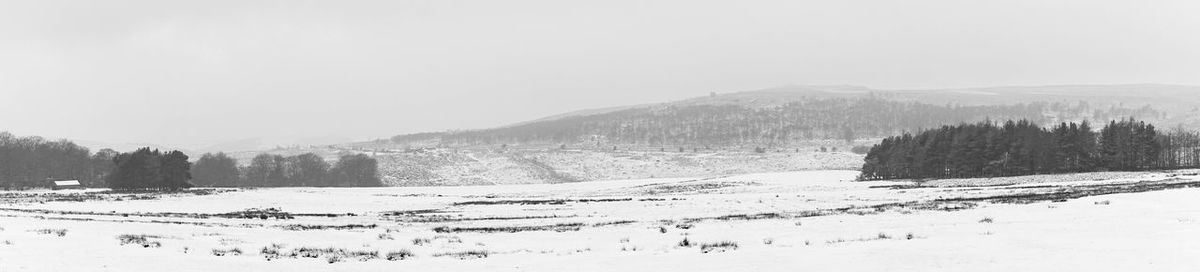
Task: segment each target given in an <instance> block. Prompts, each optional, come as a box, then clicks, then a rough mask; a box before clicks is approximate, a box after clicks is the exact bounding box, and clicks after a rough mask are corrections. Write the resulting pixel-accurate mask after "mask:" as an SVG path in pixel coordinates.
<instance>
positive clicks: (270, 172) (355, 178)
mask: <svg viewBox="0 0 1200 272" xmlns="http://www.w3.org/2000/svg"><path fill="white" fill-rule="evenodd" d="M378 168H379V163H378V162H377V161H376V160H375V158H371V157H370V156H367V155H365V154H353V155H342V156H340V158H339V159H338V160H337V162H335V163H333V164H330V163H328V162H326V161H325V159H324V158H322V157H321V156H319V155H316V154H313V153H305V154H300V155H295V156H287V157H285V156H281V155H272V154H259V155H258V156H255V157H254V158H253V159H251V160H250V164H249V165H247V166H244V167H241V166H239V165H238V162H237V159H234V158H233V157H230V156H229V155H226V154H225V153H216V154H213V153H208V154H204V155H203V156H201V157H200V159H199V160H197V161H196V165H195V166H194V167H193V169H192V174H193V178H194V179H193V183H194V184H196V185H197V186H204V187H377V186H383V182H382V181H381V180H380V179H379V175H378V174H377V173H378Z"/></svg>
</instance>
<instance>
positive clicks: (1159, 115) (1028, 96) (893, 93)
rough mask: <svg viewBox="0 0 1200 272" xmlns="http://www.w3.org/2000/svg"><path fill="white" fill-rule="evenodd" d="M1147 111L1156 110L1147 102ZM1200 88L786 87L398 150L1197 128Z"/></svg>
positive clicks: (411, 140)
mask: <svg viewBox="0 0 1200 272" xmlns="http://www.w3.org/2000/svg"><path fill="white" fill-rule="evenodd" d="M1151 105H1153V106H1151ZM1198 106H1200V87H1192V86H1178V85H1151V84H1146V85H1062V86H1034V87H988V88H961V89H939V90H876V89H870V88H867V87H860V86H842V85H838V86H783V87H776V88H769V89H763V90H756V91H747V92H737V93H725V94H715V93H714V94H711V95H708V96H703V97H696V98H690V99H684V100H680V101H675V102H667V103H661V104H650V105H636V106H623V107H612V108H605V109H595V110H585V111H576V112H569V113H564V114H559V115H555V116H551V117H547V118H541V119H538V120H533V121H529V122H522V123H518V124H514V125H509V126H504V127H498V128H491V129H477V130H462V131H453V132H432V133H420V134H409V135H399V136H396V137H393V138H392V141H393V142H394V143H396V144H406V145H418V146H420V145H430V144H437V145H451V146H454V145H479V144H531V143H532V144H595V145H597V146H601V145H606V144H634V145H651V146H653V145H658V146H665V145H671V146H676V145H678V146H697V145H766V146H787V145H789V144H790V143H794V142H799V141H805V140H814V139H858V138H871V137H883V136H887V135H892V134H895V133H897V132H901V131H915V130H920V129H922V128H931V127H937V126H941V125H945V124H954V123H960V122H975V121H981V120H986V119H996V120H1001V119H1029V120H1032V121H1035V122H1039V123H1043V124H1051V123H1057V122H1063V121H1083V120H1090V121H1093V122H1097V121H1098V122H1106V121H1108V120H1111V119H1120V118H1125V117H1135V118H1139V119H1145V120H1150V121H1155V122H1156V123H1161V124H1168V125H1174V124H1181V125H1191V126H1194V125H1197V124H1200V119H1198V117H1196V116H1197V114H1196V113H1197V112H1198V109H1200V108H1198Z"/></svg>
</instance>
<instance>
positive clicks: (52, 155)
mask: <svg viewBox="0 0 1200 272" xmlns="http://www.w3.org/2000/svg"><path fill="white" fill-rule="evenodd" d="M116 154H117V152H116V151H113V150H112V149H102V150H100V151H99V152H96V153H95V154H93V153H91V151H90V150H88V148H86V147H83V146H79V145H76V144H75V143H73V142H71V141H67V140H57V141H50V140H46V139H44V138H42V137H37V136H27V137H17V136H14V135H13V134H11V133H8V132H0V188H5V189H19V188H29V187H44V186H47V185H46V184H48V183H49V182H50V181H52V180H79V181H80V182H81V183H83V184H84V185H87V186H98V187H103V186H105V185H104V176H106V175H108V173H109V172H110V171H111V169H112V165H111V160H112V158H113V157H114V156H116Z"/></svg>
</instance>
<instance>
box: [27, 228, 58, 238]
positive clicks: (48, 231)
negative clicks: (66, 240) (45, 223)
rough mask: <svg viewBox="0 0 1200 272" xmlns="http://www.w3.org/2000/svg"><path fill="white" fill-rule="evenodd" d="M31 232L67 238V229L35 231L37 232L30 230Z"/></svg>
mask: <svg viewBox="0 0 1200 272" xmlns="http://www.w3.org/2000/svg"><path fill="white" fill-rule="evenodd" d="M29 231H30V232H33V233H37V234H46V235H51V234H52V235H56V236H58V237H63V236H67V229H35V230H29Z"/></svg>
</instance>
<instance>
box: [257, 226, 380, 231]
mask: <svg viewBox="0 0 1200 272" xmlns="http://www.w3.org/2000/svg"><path fill="white" fill-rule="evenodd" d="M277 227H278V228H281V229H284V230H296V231H303V230H354V229H373V228H377V227H379V225H376V224H370V225H362V224H346V225H305V224H290V225H279V226H277Z"/></svg>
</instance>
